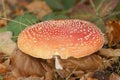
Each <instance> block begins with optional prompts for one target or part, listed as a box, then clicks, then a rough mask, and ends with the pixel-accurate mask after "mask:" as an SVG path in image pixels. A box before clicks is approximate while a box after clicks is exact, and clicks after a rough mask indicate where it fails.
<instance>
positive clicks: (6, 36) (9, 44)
mask: <svg viewBox="0 0 120 80" xmlns="http://www.w3.org/2000/svg"><path fill="white" fill-rule="evenodd" d="M11 38H12V32H10V31H6V32H1V33H0V52H3V53H5V54H7V55H11V54H12V53H13V51H14V50H15V48H16V43H15V42H13V41H12V40H11Z"/></svg>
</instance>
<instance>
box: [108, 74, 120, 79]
mask: <svg viewBox="0 0 120 80" xmlns="http://www.w3.org/2000/svg"><path fill="white" fill-rule="evenodd" d="M109 80H120V75H118V74H116V73H112V74H111V75H110V77H109Z"/></svg>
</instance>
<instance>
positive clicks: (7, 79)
mask: <svg viewBox="0 0 120 80" xmlns="http://www.w3.org/2000/svg"><path fill="white" fill-rule="evenodd" d="M3 80H16V77H14V76H13V75H12V74H11V73H8V74H6V75H5V76H4V77H3Z"/></svg>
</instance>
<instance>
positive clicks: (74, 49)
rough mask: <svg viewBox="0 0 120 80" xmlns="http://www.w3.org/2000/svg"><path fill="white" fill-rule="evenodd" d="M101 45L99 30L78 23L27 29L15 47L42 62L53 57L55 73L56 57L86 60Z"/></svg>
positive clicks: (53, 23)
mask: <svg viewBox="0 0 120 80" xmlns="http://www.w3.org/2000/svg"><path fill="white" fill-rule="evenodd" d="M103 43H104V38H103V34H102V32H101V31H100V29H99V28H97V27H96V26H95V25H94V24H92V23H90V22H87V21H83V20H78V19H68V20H67V19H66V20H49V21H44V22H41V23H38V24H35V25H32V26H30V27H27V28H26V29H25V30H23V32H21V33H20V35H19V37H18V47H19V49H20V50H21V51H23V52H24V53H26V54H28V55H31V56H33V57H37V58H43V59H50V58H52V57H53V56H55V67H56V69H62V66H61V65H59V64H57V63H59V61H58V58H57V57H56V56H60V57H61V58H62V59H67V58H68V57H75V58H80V57H84V56H88V55H90V54H92V53H94V52H96V51H97V50H99V49H100V48H101V47H102V46H103ZM56 62H57V63H56Z"/></svg>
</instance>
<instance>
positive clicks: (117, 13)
mask: <svg viewBox="0 0 120 80" xmlns="http://www.w3.org/2000/svg"><path fill="white" fill-rule="evenodd" d="M119 14H120V11H117V12H113V13H111V14H110V15H109V16H107V17H105V18H104V20H105V19H107V18H109V17H112V16H115V15H119Z"/></svg>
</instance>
